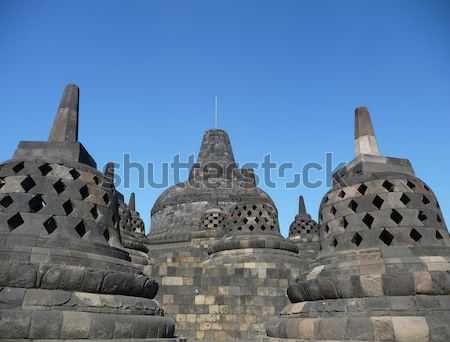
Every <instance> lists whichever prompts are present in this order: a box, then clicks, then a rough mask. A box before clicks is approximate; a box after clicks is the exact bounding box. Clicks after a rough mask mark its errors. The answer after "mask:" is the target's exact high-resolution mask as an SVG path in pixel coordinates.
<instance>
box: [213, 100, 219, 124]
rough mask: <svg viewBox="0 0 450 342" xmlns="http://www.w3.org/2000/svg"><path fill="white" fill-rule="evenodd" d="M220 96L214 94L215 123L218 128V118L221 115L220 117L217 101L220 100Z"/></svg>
mask: <svg viewBox="0 0 450 342" xmlns="http://www.w3.org/2000/svg"><path fill="white" fill-rule="evenodd" d="M218 98H219V97H218V96H217V95H215V96H214V124H215V128H216V129H217V122H218V120H219V117H218V113H217V102H218Z"/></svg>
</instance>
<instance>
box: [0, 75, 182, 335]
mask: <svg viewBox="0 0 450 342" xmlns="http://www.w3.org/2000/svg"><path fill="white" fill-rule="evenodd" d="M78 97H79V89H78V87H77V86H75V85H73V84H71V85H68V86H67V87H66V89H65V91H64V95H63V98H62V100H61V104H60V107H59V109H58V112H57V114H56V119H55V121H54V124H53V128H52V131H51V133H50V136H49V139H48V141H45V142H30V141H22V142H20V143H19V146H18V148H17V150H16V152H15V154H14V157H13V158H12V159H11V160H8V161H6V162H4V163H2V164H1V165H0V242H1V243H0V286H1V287H2V290H1V291H0V318H1V319H0V321H1V323H0V337H1V338H2V339H5V338H6V339H8V338H10V339H52V340H53V339H57V340H59V339H95V340H108V339H109V340H112V339H127V338H128V339H129V338H133V340H141V339H146V338H157V337H173V334H174V322H173V321H172V320H171V319H168V318H166V317H164V315H163V311H162V310H161V308H160V307H159V304H158V303H157V302H156V301H155V300H153V298H154V296H155V295H156V293H157V291H158V284H157V283H156V282H155V281H153V280H152V279H150V278H149V277H147V276H146V275H144V274H143V272H142V270H141V268H139V267H138V266H135V265H134V264H132V263H131V262H130V256H129V254H128V253H127V252H126V251H125V250H124V249H123V248H122V244H121V237H120V231H119V229H118V200H117V193H116V191H115V189H114V185H113V184H112V179H111V178H112V177H111V174H110V172H111V170H107V172H106V174H105V175H104V174H103V173H101V172H99V171H98V170H97V168H96V163H95V161H94V159H93V158H92V157H91V156H90V155H89V153H88V152H87V150H86V149H85V148H84V147H83V145H82V144H81V143H79V142H78Z"/></svg>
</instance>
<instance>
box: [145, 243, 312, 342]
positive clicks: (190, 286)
mask: <svg viewBox="0 0 450 342" xmlns="http://www.w3.org/2000/svg"><path fill="white" fill-rule="evenodd" d="M214 241H215V239H197V240H193V241H192V242H191V243H187V242H186V243H180V244H178V245H177V244H173V243H172V244H170V247H169V246H167V248H165V246H164V245H152V248H151V249H150V250H151V252H150V257H151V259H152V258H153V263H154V264H155V265H160V266H154V267H153V268H152V276H154V277H155V278H156V279H158V280H159V281H160V284H161V287H160V289H159V292H158V296H157V297H156V299H157V300H158V301H159V302H160V303H161V306H162V308H163V309H164V310H165V314H166V316H167V317H170V318H173V319H174V320H175V321H176V334H177V335H178V336H184V337H187V338H190V339H199V340H203V339H216V340H230V339H252V338H254V337H255V336H256V335H258V334H262V333H264V331H265V322H267V320H268V318H269V317H272V316H273V315H274V314H276V313H278V312H280V311H281V309H282V308H283V307H284V306H285V305H286V304H288V298H287V296H286V288H287V286H288V282H289V279H296V278H297V277H298V275H299V273H300V271H301V270H302V267H303V265H302V263H301V259H300V258H298V257H297V256H295V255H293V254H292V253H288V252H285V251H274V250H263V249H246V250H239V251H237V250H231V251H224V252H220V253H216V254H213V255H212V256H211V257H209V256H208V254H207V248H208V246H209V245H210V244H211V243H212V242H214ZM168 245H169V244H168Z"/></svg>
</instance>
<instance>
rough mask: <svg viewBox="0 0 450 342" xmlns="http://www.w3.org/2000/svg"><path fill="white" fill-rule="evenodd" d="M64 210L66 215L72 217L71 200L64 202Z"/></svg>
mask: <svg viewBox="0 0 450 342" xmlns="http://www.w3.org/2000/svg"><path fill="white" fill-rule="evenodd" d="M63 209H64V211H65V212H66V215H70V213H71V212H72V211H73V205H72V202H71V201H70V200H67V201H66V202H64V204H63Z"/></svg>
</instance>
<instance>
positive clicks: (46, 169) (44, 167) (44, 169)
mask: <svg viewBox="0 0 450 342" xmlns="http://www.w3.org/2000/svg"><path fill="white" fill-rule="evenodd" d="M52 170H53V169H52V167H51V166H50V165H48V164H47V163H45V164H43V165H41V166H39V171H41V175H43V176H47V174H48V173H50V171H52Z"/></svg>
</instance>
